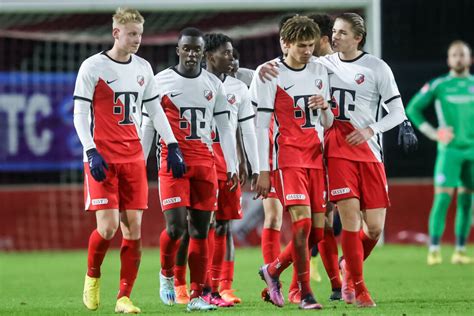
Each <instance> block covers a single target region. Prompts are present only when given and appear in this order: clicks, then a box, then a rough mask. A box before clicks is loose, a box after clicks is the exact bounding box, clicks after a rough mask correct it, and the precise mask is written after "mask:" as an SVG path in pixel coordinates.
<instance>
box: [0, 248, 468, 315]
mask: <svg viewBox="0 0 474 316" xmlns="http://www.w3.org/2000/svg"><path fill="white" fill-rule="evenodd" d="M470 250H471V253H472V245H471V247H470ZM442 251H443V259H444V262H443V264H442V265H439V266H434V267H428V266H427V265H426V263H425V262H426V261H425V260H426V247H417V246H392V245H389V246H387V245H386V246H383V247H377V248H376V249H375V250H374V252H373V253H372V255H371V256H370V258H369V259H368V261H367V262H366V265H365V279H366V283H367V286H368V288H369V290H370V291H371V294H372V297H373V299H374V300H375V301H376V303H377V307H376V308H374V309H363V310H361V309H357V308H355V307H353V306H352V305H346V304H345V303H344V302H336V303H334V302H329V301H328V298H329V295H330V286H329V282H328V280H327V277H326V275H325V272H324V268H323V266H322V264H321V262H320V261H319V271H320V273H321V274H322V276H323V281H322V282H321V283H316V282H314V281H312V287H313V290H314V292H315V294H316V297H317V299H318V301H320V302H321V303H322V304H323V306H324V309H323V310H322V311H300V310H298V309H297V306H295V305H292V304H286V305H285V307H284V308H277V307H275V306H273V305H270V304H268V303H264V302H262V301H261V300H260V291H261V290H262V288H263V287H264V283H263V281H261V280H260V278H259V277H258V275H257V271H258V267H259V266H260V265H261V263H262V259H261V258H262V257H261V253H260V249H257V248H247V249H237V253H236V268H235V280H234V288H235V289H236V290H237V292H236V294H237V295H239V296H240V297H241V298H242V300H243V303H242V304H239V305H237V306H235V307H232V308H227V309H218V310H217V311H215V312H210V313H212V315H264V314H266V313H268V314H272V315H277V314H279V315H289V314H291V315H296V314H298V315H301V314H302V313H318V314H320V315H341V316H342V315H344V316H349V315H474V265H470V266H459V265H452V264H451V263H450V262H449V259H450V255H451V253H452V248H451V247H447V246H446V247H443V250H442ZM86 259H87V258H86V252H85V251H70V252H28V253H0V314H4V315H72V314H74V315H77V314H83V315H105V314H113V311H114V306H115V300H116V298H115V295H116V294H117V290H118V278H119V253H118V251H116V250H113V251H110V252H109V253H108V254H107V256H106V258H105V260H104V264H103V267H102V280H101V282H102V284H101V306H100V307H99V309H98V310H97V311H96V312H89V311H87V310H86V309H85V307H84V306H83V305H82V287H83V281H84V274H85V271H86ZM318 260H319V259H318ZM158 271H159V252H158V250H156V249H144V251H143V257H142V263H141V267H140V272H139V275H138V279H137V281H136V283H135V289H134V291H133V293H132V300H133V301H134V303H135V304H136V305H137V306H139V307H140V308H141V309H142V313H143V314H151V315H152V314H155V315H156V314H168V315H176V314H185V313H186V311H185V306H182V305H175V306H174V307H167V306H164V305H163V304H162V303H161V302H160V299H159V297H158ZM290 278H291V271H290V270H288V271H287V272H285V273H284V274H283V276H282V282H283V290H284V296H285V298H286V297H287V294H288V285H289V283H290ZM186 314H187V313H186ZM268 314H267V315H268Z"/></svg>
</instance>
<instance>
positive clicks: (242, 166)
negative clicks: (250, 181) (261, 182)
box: [239, 160, 249, 186]
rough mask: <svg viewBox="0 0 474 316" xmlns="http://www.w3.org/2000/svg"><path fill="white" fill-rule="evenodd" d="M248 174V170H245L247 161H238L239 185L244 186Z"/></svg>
mask: <svg viewBox="0 0 474 316" xmlns="http://www.w3.org/2000/svg"><path fill="white" fill-rule="evenodd" d="M248 176H249V172H248V170H247V162H246V161H245V160H244V161H241V162H240V163H239V181H240V186H244V184H245V183H246V182H247V178H248Z"/></svg>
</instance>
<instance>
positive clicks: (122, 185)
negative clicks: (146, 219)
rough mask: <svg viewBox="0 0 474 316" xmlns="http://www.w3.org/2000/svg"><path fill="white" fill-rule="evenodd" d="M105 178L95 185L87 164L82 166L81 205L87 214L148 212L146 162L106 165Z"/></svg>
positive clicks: (95, 182)
mask: <svg viewBox="0 0 474 316" xmlns="http://www.w3.org/2000/svg"><path fill="white" fill-rule="evenodd" d="M108 166H109V170H105V171H106V178H105V180H104V181H102V182H97V181H95V180H94V178H93V177H92V175H91V171H90V168H89V164H88V163H87V162H85V163H84V201H85V205H86V206H85V209H86V211H98V210H109V209H118V210H120V211H123V210H146V209H147V208H148V179H147V176H146V166H145V160H138V161H134V162H127V163H109V164H108Z"/></svg>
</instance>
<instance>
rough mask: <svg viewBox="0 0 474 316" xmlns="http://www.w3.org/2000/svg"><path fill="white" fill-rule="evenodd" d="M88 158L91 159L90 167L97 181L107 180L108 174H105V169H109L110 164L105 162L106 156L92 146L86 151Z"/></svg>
mask: <svg viewBox="0 0 474 316" xmlns="http://www.w3.org/2000/svg"><path fill="white" fill-rule="evenodd" d="M86 155H87V160H88V161H89V168H90V170H91V175H92V177H93V178H94V179H95V181H97V182H102V181H104V180H105V178H106V177H107V175H106V174H105V170H104V168H105V169H107V170H109V166H108V165H107V163H106V162H105V160H104V158H102V156H101V155H100V154H99V152H98V151H97V149H95V148H92V149H89V150H88V151H86Z"/></svg>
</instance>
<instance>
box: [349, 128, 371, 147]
mask: <svg viewBox="0 0 474 316" xmlns="http://www.w3.org/2000/svg"><path fill="white" fill-rule="evenodd" d="M372 136H374V131H373V130H372V129H371V128H370V127H366V128H361V129H356V130H355V131H353V132H351V133H350V134H349V135H347V136H346V142H348V143H349V145H351V146H357V145H360V144H363V143H365V142H366V141H368V140H369V139H370V138H371V137H372Z"/></svg>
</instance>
